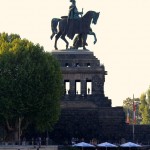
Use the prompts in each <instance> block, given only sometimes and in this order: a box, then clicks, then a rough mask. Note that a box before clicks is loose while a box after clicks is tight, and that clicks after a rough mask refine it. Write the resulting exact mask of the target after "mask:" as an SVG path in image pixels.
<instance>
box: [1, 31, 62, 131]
mask: <svg viewBox="0 0 150 150" xmlns="http://www.w3.org/2000/svg"><path fill="white" fill-rule="evenodd" d="M62 89H63V88H62V76H61V71H60V68H59V64H58V63H57V61H56V60H55V59H54V58H53V57H52V56H51V54H50V53H48V52H44V50H43V47H40V45H39V44H37V45H34V44H33V43H32V42H29V41H28V40H26V39H21V38H20V36H19V35H16V34H11V35H8V34H6V33H2V34H0V119H1V120H0V123H1V124H5V125H6V127H7V130H17V128H18V118H19V119H20V121H21V129H26V128H27V126H28V125H29V124H31V123H33V122H34V124H35V125H36V127H37V129H38V130H39V131H46V130H47V129H49V130H50V129H52V127H53V125H54V124H55V123H56V122H57V120H58V117H59V113H60V98H61V95H62ZM16 124H17V125H16Z"/></svg>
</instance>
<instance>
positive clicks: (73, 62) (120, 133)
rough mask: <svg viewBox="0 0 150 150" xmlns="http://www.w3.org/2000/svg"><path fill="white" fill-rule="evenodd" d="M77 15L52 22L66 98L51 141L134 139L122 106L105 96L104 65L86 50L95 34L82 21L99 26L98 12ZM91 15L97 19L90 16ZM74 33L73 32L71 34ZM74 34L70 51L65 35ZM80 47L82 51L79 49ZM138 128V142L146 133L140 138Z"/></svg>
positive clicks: (62, 103) (74, 7)
mask: <svg viewBox="0 0 150 150" xmlns="http://www.w3.org/2000/svg"><path fill="white" fill-rule="evenodd" d="M71 2H73V3H74V4H73V6H71V7H70V11H73V10H71V9H72V8H73V9H75V10H76V13H78V12H77V8H76V5H75V0H71ZM70 13H71V12H70ZM74 13H75V12H72V20H69V19H68V17H67V16H63V17H61V19H59V18H53V19H52V22H51V23H52V35H51V39H53V37H54V36H55V46H54V47H55V49H56V50H54V51H52V55H53V56H54V57H55V58H56V59H57V60H58V61H59V63H60V67H61V71H62V75H63V81H62V82H63V84H64V95H63V97H62V100H61V115H60V119H59V121H58V123H57V124H56V125H55V127H54V130H53V132H51V133H50V138H51V139H52V140H53V141H55V142H56V143H59V144H61V143H62V144H64V143H65V144H71V143H72V142H79V141H83V140H84V141H88V142H89V141H91V140H95V141H97V142H105V141H111V142H118V143H119V142H121V141H123V140H125V139H128V140H131V139H132V126H131V125H128V124H126V123H125V113H124V111H123V107H112V106H111V99H109V98H108V97H107V96H105V92H104V83H105V76H106V75H107V71H106V70H105V66H104V65H103V64H101V62H100V60H98V59H97V58H96V57H95V56H94V53H93V52H91V51H90V50H87V49H86V48H85V46H86V45H88V44H87V43H86V39H87V34H90V33H91V32H93V31H92V29H91V27H90V23H89V24H88V28H87V29H86V30H85V28H84V26H83V25H82V23H81V22H83V20H84V19H85V18H84V17H85V16H87V15H89V16H90V22H91V21H93V23H95V24H96V22H97V19H98V16H99V13H96V12H95V11H89V12H88V13H86V14H85V15H84V16H83V17H81V18H80V17H77V18H74V17H73V14H74ZM82 13H83V11H82ZM91 14H92V16H94V18H93V17H91ZM81 20H82V21H81ZM86 21H87V20H86ZM58 24H61V25H62V24H63V25H64V26H63V27H64V28H63V29H61V28H59V30H58V31H57V25H58ZM61 25H60V26H61ZM73 26H74V28H73ZM79 26H80V27H79ZM71 31H73V33H72V34H71V35H70V33H69V32H71ZM93 33H94V32H93ZM75 34H78V38H77V39H76V41H75V42H74V45H73V46H72V47H71V48H68V46H69V43H68V41H67V40H66V38H65V36H66V35H67V36H68V37H69V38H71V39H72V38H73V37H74V35H75ZM92 35H94V37H95V43H96V41H97V39H96V36H95V33H94V34H92ZM59 37H61V38H62V39H63V40H64V41H65V42H66V49H60V50H58V48H57V40H58V39H59ZM79 43H80V44H79ZM80 46H82V47H83V49H81V50H78V47H80ZM135 128H138V130H137V131H136V130H135V131H136V132H137V133H135V134H136V136H137V139H142V138H143V136H144V134H142V135H140V136H139V132H140V131H141V130H142V128H140V129H139V127H135ZM144 128H145V127H143V129H144ZM146 131H150V129H148V128H147V127H146V129H145V132H146ZM149 136H150V134H149Z"/></svg>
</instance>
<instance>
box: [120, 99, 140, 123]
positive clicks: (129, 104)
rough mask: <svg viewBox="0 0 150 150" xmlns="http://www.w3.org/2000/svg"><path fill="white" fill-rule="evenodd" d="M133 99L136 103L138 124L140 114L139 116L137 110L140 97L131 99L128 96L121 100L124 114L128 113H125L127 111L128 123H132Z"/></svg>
mask: <svg viewBox="0 0 150 150" xmlns="http://www.w3.org/2000/svg"><path fill="white" fill-rule="evenodd" d="M133 101H134V103H135V104H136V124H140V116H141V114H140V112H139V111H138V109H139V103H140V99H139V98H134V99H131V98H130V97H128V98H126V99H125V100H124V101H123V108H124V111H125V114H126V116H127V115H128V114H127V113H129V120H130V123H133Z"/></svg>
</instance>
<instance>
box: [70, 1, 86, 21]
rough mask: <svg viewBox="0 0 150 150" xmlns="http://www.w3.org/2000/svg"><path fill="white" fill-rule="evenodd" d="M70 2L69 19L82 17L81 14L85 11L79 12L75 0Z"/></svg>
mask: <svg viewBox="0 0 150 150" xmlns="http://www.w3.org/2000/svg"><path fill="white" fill-rule="evenodd" d="M70 2H72V4H71V6H70V7H69V15H68V19H78V18H80V17H79V15H82V14H83V12H78V9H77V7H76V1H75V0H70Z"/></svg>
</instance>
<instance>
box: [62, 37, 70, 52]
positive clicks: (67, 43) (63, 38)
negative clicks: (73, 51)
mask: <svg viewBox="0 0 150 150" xmlns="http://www.w3.org/2000/svg"><path fill="white" fill-rule="evenodd" d="M61 39H62V40H64V41H65V43H66V49H68V46H69V42H68V41H67V40H66V38H65V35H62V36H61Z"/></svg>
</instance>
